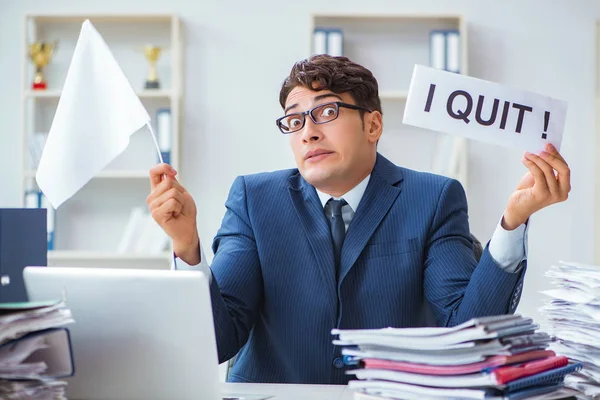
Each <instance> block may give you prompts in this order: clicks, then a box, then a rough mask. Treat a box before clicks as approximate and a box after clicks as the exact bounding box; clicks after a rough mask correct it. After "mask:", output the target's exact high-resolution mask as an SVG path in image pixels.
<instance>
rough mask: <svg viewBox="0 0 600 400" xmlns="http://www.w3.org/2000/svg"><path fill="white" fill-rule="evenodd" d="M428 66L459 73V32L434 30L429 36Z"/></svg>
mask: <svg viewBox="0 0 600 400" xmlns="http://www.w3.org/2000/svg"><path fill="white" fill-rule="evenodd" d="M429 66H430V67H432V68H436V69H441V70H445V71H448V72H455V73H460V32H459V31H457V30H434V31H431V33H430V34H429Z"/></svg>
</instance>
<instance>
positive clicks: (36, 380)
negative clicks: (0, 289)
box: [0, 301, 74, 400]
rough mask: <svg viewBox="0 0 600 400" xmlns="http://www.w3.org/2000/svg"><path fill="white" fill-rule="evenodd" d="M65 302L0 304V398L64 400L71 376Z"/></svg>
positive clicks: (71, 357) (68, 315)
mask: <svg viewBox="0 0 600 400" xmlns="http://www.w3.org/2000/svg"><path fill="white" fill-rule="evenodd" d="M71 322H73V318H72V317H71V312H70V310H68V309H67V308H66V307H65V304H64V302H62V301H57V302H44V303H0V399H11V400H12V399H19V400H20V399H31V400H37V399H63V398H64V394H65V389H66V385H67V383H66V382H64V381H61V380H59V379H60V378H64V377H67V376H72V375H73V373H74V365H73V355H72V351H71V340H70V336H69V331H68V329H66V328H64V327H62V326H63V325H65V324H68V323H71Z"/></svg>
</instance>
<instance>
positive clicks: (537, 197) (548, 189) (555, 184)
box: [502, 144, 571, 230]
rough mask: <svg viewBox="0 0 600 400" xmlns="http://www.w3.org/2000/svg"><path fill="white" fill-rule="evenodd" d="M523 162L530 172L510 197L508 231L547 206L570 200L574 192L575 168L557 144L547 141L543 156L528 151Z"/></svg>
mask: <svg viewBox="0 0 600 400" xmlns="http://www.w3.org/2000/svg"><path fill="white" fill-rule="evenodd" d="M521 161H522V162H523V164H524V165H525V166H526V167H527V169H529V172H527V173H526V174H525V176H523V178H521V181H520V182H519V185H518V186H517V189H516V190H515V191H514V192H513V194H512V195H511V196H510V198H509V199H508V206H507V207H506V211H505V212H504V217H503V218H502V227H503V228H504V229H506V230H513V229H516V228H517V227H518V226H519V225H521V224H523V223H525V222H527V220H528V219H529V217H530V216H531V215H532V214H533V213H535V212H537V211H539V210H541V209H542V208H544V207H548V206H549V205H552V204H555V203H559V202H563V201H565V200H567V198H568V196H569V192H570V191H571V170H570V169H569V166H568V165H567V162H566V161H565V159H564V158H563V157H562V156H561V155H560V153H559V152H558V151H557V150H556V148H555V147H554V146H553V145H551V144H547V145H546V151H542V152H541V153H540V155H539V156H538V155H536V154H532V153H525V156H524V157H523V159H522V160H521Z"/></svg>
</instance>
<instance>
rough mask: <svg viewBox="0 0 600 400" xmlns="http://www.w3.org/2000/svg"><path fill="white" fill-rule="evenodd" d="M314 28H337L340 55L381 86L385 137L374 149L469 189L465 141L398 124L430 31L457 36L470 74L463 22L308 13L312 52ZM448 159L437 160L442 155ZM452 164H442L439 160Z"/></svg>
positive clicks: (426, 56)
mask: <svg viewBox="0 0 600 400" xmlns="http://www.w3.org/2000/svg"><path fill="white" fill-rule="evenodd" d="M315 29H323V30H341V31H342V35H343V40H342V49H343V52H342V54H343V55H344V56H346V57H348V58H350V59H351V60H353V61H355V62H357V63H359V64H361V65H363V66H365V67H366V68H368V69H369V70H371V71H372V72H373V74H374V75H375V78H376V79H377V81H378V83H379V98H380V100H381V105H382V110H383V123H384V133H383V135H382V137H381V140H380V142H379V145H378V151H379V152H381V153H382V154H383V155H384V156H386V157H387V158H389V159H390V160H392V161H393V162H395V163H396V164H398V165H402V166H405V167H408V168H412V169H416V170H421V171H428V172H434V173H439V174H442V175H446V176H450V177H453V178H456V179H458V180H459V181H460V182H461V183H462V184H463V186H464V188H465V190H467V188H468V185H467V183H468V182H467V177H468V176H467V175H468V174H467V173H468V171H467V162H468V146H467V139H463V138H454V137H450V136H449V135H447V134H443V133H439V132H433V131H429V130H426V129H419V128H415V127H411V126H407V125H404V124H403V123H402V119H403V112H404V106H405V104H406V103H405V102H406V99H407V96H408V88H409V86H410V80H411V78H412V72H413V67H414V65H415V64H422V65H430V33H431V32H432V31H440V30H442V31H446V30H453V31H454V30H455V31H458V32H459V45H458V50H459V62H460V68H461V69H460V73H462V74H468V62H467V60H468V49H467V23H466V21H465V19H464V17H462V16H461V15H450V14H368V13H325V14H323V13H319V14H312V16H311V24H310V34H311V41H310V54H315V47H316V46H315V40H314V38H313V37H312V35H313V32H314V31H315ZM448 151H449V152H451V156H450V157H447V156H444V157H440V154H443V153H441V152H448ZM443 159H446V160H452V165H450V166H449V165H442V162H441V161H440V160H443Z"/></svg>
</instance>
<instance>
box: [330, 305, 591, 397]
mask: <svg viewBox="0 0 600 400" xmlns="http://www.w3.org/2000/svg"><path fill="white" fill-rule="evenodd" d="M538 329H539V325H537V324H534V323H533V321H532V320H531V319H530V318H524V317H521V316H520V315H502V316H492V317H483V318H477V319H472V320H470V321H468V322H465V323H463V324H461V325H459V326H456V327H453V328H402V329H398V328H386V329H363V330H339V329H334V330H333V331H332V333H333V334H334V335H339V340H334V341H333V343H334V344H336V345H340V346H344V348H343V349H342V354H343V355H344V359H345V361H346V363H347V364H348V365H352V364H354V365H356V366H357V367H358V368H357V369H352V370H349V371H348V372H347V373H348V374H352V375H355V376H356V378H358V380H353V381H350V383H349V386H350V387H351V388H353V389H355V390H357V397H360V396H364V395H367V396H373V397H374V398H377V397H378V396H380V397H379V398H393V399H420V400H421V399H423V398H428V399H429V398H430V399H488V398H492V399H521V398H529V397H531V396H534V395H542V394H548V393H554V392H557V391H559V390H561V389H562V386H563V381H564V377H565V375H567V374H569V373H572V372H574V371H576V370H578V369H579V368H581V364H579V363H572V362H570V361H569V359H568V358H567V357H564V356H556V354H555V353H554V352H553V351H551V350H548V346H549V343H550V342H551V341H552V338H551V337H550V336H549V335H548V334H546V333H544V332H538V331H537V330H538ZM559 398H560V397H559Z"/></svg>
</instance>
